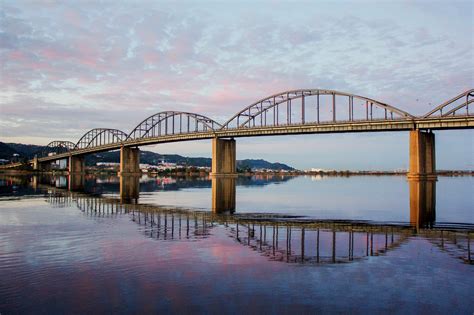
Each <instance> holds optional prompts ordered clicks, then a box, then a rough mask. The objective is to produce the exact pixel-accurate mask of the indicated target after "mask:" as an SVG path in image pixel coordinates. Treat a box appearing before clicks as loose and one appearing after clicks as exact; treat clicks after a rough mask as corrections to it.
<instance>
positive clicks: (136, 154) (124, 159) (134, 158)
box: [119, 147, 141, 176]
mask: <svg viewBox="0 0 474 315" xmlns="http://www.w3.org/2000/svg"><path fill="white" fill-rule="evenodd" d="M140 174H141V171H140V149H138V148H130V147H122V148H121V149H120V172H119V175H124V176H128V175H140Z"/></svg>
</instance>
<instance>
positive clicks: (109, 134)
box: [74, 128, 127, 149]
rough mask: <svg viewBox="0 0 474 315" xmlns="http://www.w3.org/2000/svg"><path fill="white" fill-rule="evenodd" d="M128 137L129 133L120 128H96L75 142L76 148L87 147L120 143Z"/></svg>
mask: <svg viewBox="0 0 474 315" xmlns="http://www.w3.org/2000/svg"><path fill="white" fill-rule="evenodd" d="M125 139H127V134H126V133H125V132H123V131H121V130H118V129H109V128H95V129H92V130H89V131H88V132H86V133H85V134H84V135H83V136H82V137H81V139H79V141H78V142H77V143H76V144H75V147H74V148H75V149H85V148H89V147H96V146H101V145H106V144H113V143H119V142H122V141H124V140H125Z"/></svg>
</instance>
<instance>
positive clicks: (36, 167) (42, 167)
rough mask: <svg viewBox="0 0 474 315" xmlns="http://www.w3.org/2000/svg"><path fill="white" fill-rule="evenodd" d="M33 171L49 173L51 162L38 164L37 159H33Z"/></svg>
mask: <svg viewBox="0 0 474 315" xmlns="http://www.w3.org/2000/svg"><path fill="white" fill-rule="evenodd" d="M31 165H32V167H33V170H35V171H40V172H49V171H51V162H40V161H38V158H37V157H35V158H33V162H32V164H31Z"/></svg>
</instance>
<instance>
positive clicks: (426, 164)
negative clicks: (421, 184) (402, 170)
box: [408, 130, 436, 180]
mask: <svg viewBox="0 0 474 315" xmlns="http://www.w3.org/2000/svg"><path fill="white" fill-rule="evenodd" d="M408 179H409V180H436V153H435V135H434V133H433V132H431V131H422V130H412V131H410V169H409V171H408Z"/></svg>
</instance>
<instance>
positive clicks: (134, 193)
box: [120, 175, 140, 203]
mask: <svg viewBox="0 0 474 315" xmlns="http://www.w3.org/2000/svg"><path fill="white" fill-rule="evenodd" d="M139 196H140V176H133V175H131V176H125V175H121V176H120V202H122V203H136V202H137V201H138V198H139Z"/></svg>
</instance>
